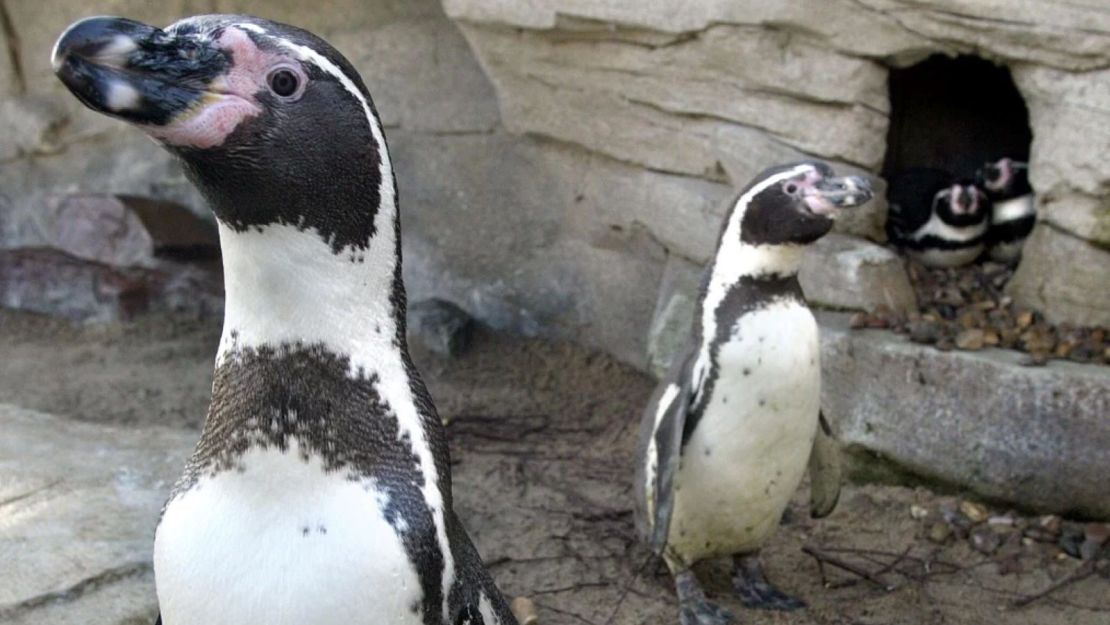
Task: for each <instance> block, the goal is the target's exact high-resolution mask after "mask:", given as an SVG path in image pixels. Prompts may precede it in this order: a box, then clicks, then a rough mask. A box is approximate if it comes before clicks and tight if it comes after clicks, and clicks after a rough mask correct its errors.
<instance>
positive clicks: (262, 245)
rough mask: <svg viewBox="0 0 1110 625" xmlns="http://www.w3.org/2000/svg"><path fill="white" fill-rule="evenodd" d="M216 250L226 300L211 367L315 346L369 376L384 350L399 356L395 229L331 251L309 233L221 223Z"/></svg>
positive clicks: (400, 297) (401, 298)
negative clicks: (248, 353)
mask: <svg viewBox="0 0 1110 625" xmlns="http://www.w3.org/2000/svg"><path fill="white" fill-rule="evenodd" d="M382 225H385V224H382ZM220 246H221V248H222V250H223V263H224V289H225V292H226V299H225V304H224V330H223V336H222V338H221V340H220V348H219V352H218V355H217V359H216V361H217V365H219V364H221V363H223V362H226V361H227V360H228V359H229V358H235V357H236V355H237V354H239V353H241V352H242V351H243V350H244V349H248V348H249V349H258V348H262V347H271V348H277V347H281V346H293V345H302V346H308V345H319V346H322V347H323V348H325V349H327V350H328V351H330V352H332V353H334V354H336V355H338V356H342V357H347V358H349V359H350V366H351V369H352V371H351V373H352V374H355V373H358V372H359V371H362V372H364V373H365V374H367V375H369V374H371V373H373V372H376V371H377V370H378V368H379V366H378V365H379V364H380V363H381V362H382V360H383V351H386V352H390V353H394V352H399V351H403V349H404V332H405V323H404V307H405V303H404V302H405V295H404V285H403V283H402V282H401V278H400V266H401V258H400V254H399V248H398V246H397V228H396V227H395V225H394V226H393V227H389V226H387V227H384V228H379V229H378V232H377V234H376V236H374V237H372V238H371V239H370V241H369V245H368V246H367V247H366V248H365V249H360V248H354V247H348V248H345V249H343V250H342V252H341V253H339V254H336V253H333V251H332V248H331V245H330V244H329V242H328V241H326V240H324V239H323V238H321V237H320V236H319V234H318V233H316V232H313V231H311V230H303V229H298V228H296V227H294V226H290V225H282V224H270V225H267V226H263V227H260V228H251V229H248V230H245V231H240V230H236V229H234V228H232V227H230V226H228V225H226V224H224V223H222V222H221V223H220Z"/></svg>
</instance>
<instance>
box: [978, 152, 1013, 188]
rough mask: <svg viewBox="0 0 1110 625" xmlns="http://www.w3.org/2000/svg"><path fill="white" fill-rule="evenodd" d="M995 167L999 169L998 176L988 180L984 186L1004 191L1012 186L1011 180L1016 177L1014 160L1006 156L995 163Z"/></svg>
mask: <svg viewBox="0 0 1110 625" xmlns="http://www.w3.org/2000/svg"><path fill="white" fill-rule="evenodd" d="M994 167H995V168H996V169H997V170H998V176H996V177H995V178H994V179H988V180H986V181H985V182H984V186H986V187H987V188H988V189H990V190H991V191H995V192H999V191H1004V190H1005V189H1007V188H1008V187H1009V186H1010V183H1011V181H1013V179H1014V162H1013V161H1012V160H1010V159H1008V158H1004V159H1002V160H1000V161H998V162H997V163H995V164H994Z"/></svg>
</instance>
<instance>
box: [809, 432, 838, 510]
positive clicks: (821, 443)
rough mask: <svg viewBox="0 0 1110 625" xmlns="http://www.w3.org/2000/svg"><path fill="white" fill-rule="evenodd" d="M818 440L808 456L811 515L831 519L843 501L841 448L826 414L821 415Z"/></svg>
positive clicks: (816, 439)
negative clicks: (841, 491) (841, 496)
mask: <svg viewBox="0 0 1110 625" xmlns="http://www.w3.org/2000/svg"><path fill="white" fill-rule="evenodd" d="M817 418H818V427H817V437H816V438H814V440H813V449H812V450H811V451H810V454H809V514H810V516H811V517H813V518H815V519H820V518H823V517H826V516H828V515H829V514H831V513H832V511H833V510H834V509H835V508H836V503H837V501H839V500H840V483H841V472H842V468H841V462H840V445H839V444H838V443H837V441H836V439H835V438H834V437H833V431H832V428H831V427H829V422H828V421H827V420H826V419H825V413H824V412H820V413H818V416H817Z"/></svg>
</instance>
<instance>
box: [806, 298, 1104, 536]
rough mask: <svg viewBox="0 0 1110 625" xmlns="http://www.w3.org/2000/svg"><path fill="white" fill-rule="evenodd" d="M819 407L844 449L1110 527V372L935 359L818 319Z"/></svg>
mask: <svg viewBox="0 0 1110 625" xmlns="http://www.w3.org/2000/svg"><path fill="white" fill-rule="evenodd" d="M821 339H822V341H821V342H822V350H821V358H822V369H823V385H822V406H823V408H824V410H825V414H826V415H828V417H829V418H830V420H831V421H832V422H833V426H834V428H835V429H836V430H837V432H838V434H839V438H840V440H841V442H842V444H843V445H845V446H847V447H848V448H857V449H864V450H867V451H868V452H870V453H873V454H877V455H878V456H879V457H881V458H883V459H884V460H886V461H889V462H892V463H894V464H895V465H897V466H898V467H900V468H902V469H904V470H908V471H909V472H911V473H914V474H917V475H920V476H924V477H926V478H929V479H932V480H935V481H938V482H941V483H944V484H946V485H948V486H954V487H957V488H960V489H963V490H967V491H971V492H972V493H975V494H976V495H978V496H981V497H984V498H987V499H991V500H996V501H1000V502H1006V503H1009V504H1012V505H1016V506H1020V507H1023V508H1026V509H1032V510H1036V511H1040V512H1052V513H1058V514H1080V515H1086V516H1094V517H1099V518H1110V489H1108V488H1107V476H1108V475H1110V419H1108V416H1110V367H1104V366H1098V365H1080V364H1076V363H1071V362H1058V361H1052V362H1050V363H1049V364H1048V365H1047V366H1045V367H1025V366H1022V365H1021V362H1022V361H1023V360H1024V355H1022V354H1019V353H1017V352H1012V351H1006V350H996V349H991V350H984V351H980V352H960V351H952V352H941V351H938V350H936V349H933V348H931V347H924V346H921V345H917V344H914V343H911V342H909V340H908V339H906V338H905V337H902V336H898V335H895V334H893V333H891V332H888V331H884V330H865V331H852V330H849V329H848V321H847V317H846V316H845V315H823V316H822V317H821Z"/></svg>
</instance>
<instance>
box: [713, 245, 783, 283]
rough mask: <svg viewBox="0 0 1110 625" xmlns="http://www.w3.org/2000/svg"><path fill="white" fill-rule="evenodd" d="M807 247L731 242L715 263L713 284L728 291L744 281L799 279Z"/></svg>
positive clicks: (723, 249)
mask: <svg viewBox="0 0 1110 625" xmlns="http://www.w3.org/2000/svg"><path fill="white" fill-rule="evenodd" d="M803 250H804V246H802V245H796V244H792V243H784V244H777V245H760V244H752V243H744V242H742V241H730V242H729V243H728V244H727V245H722V246H721V250H720V252H719V253H718V254H717V257H716V259H714V262H713V269H712V276H711V283H712V284H717V285H719V286H721V287H725V288H727V287H728V286H729V285H732V284H736V283H737V282H739V281H740V280H741V279H745V278H752V279H763V278H787V277H792V276H796V275H798V270H799V269H800V268H801V265H802V252H803Z"/></svg>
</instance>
